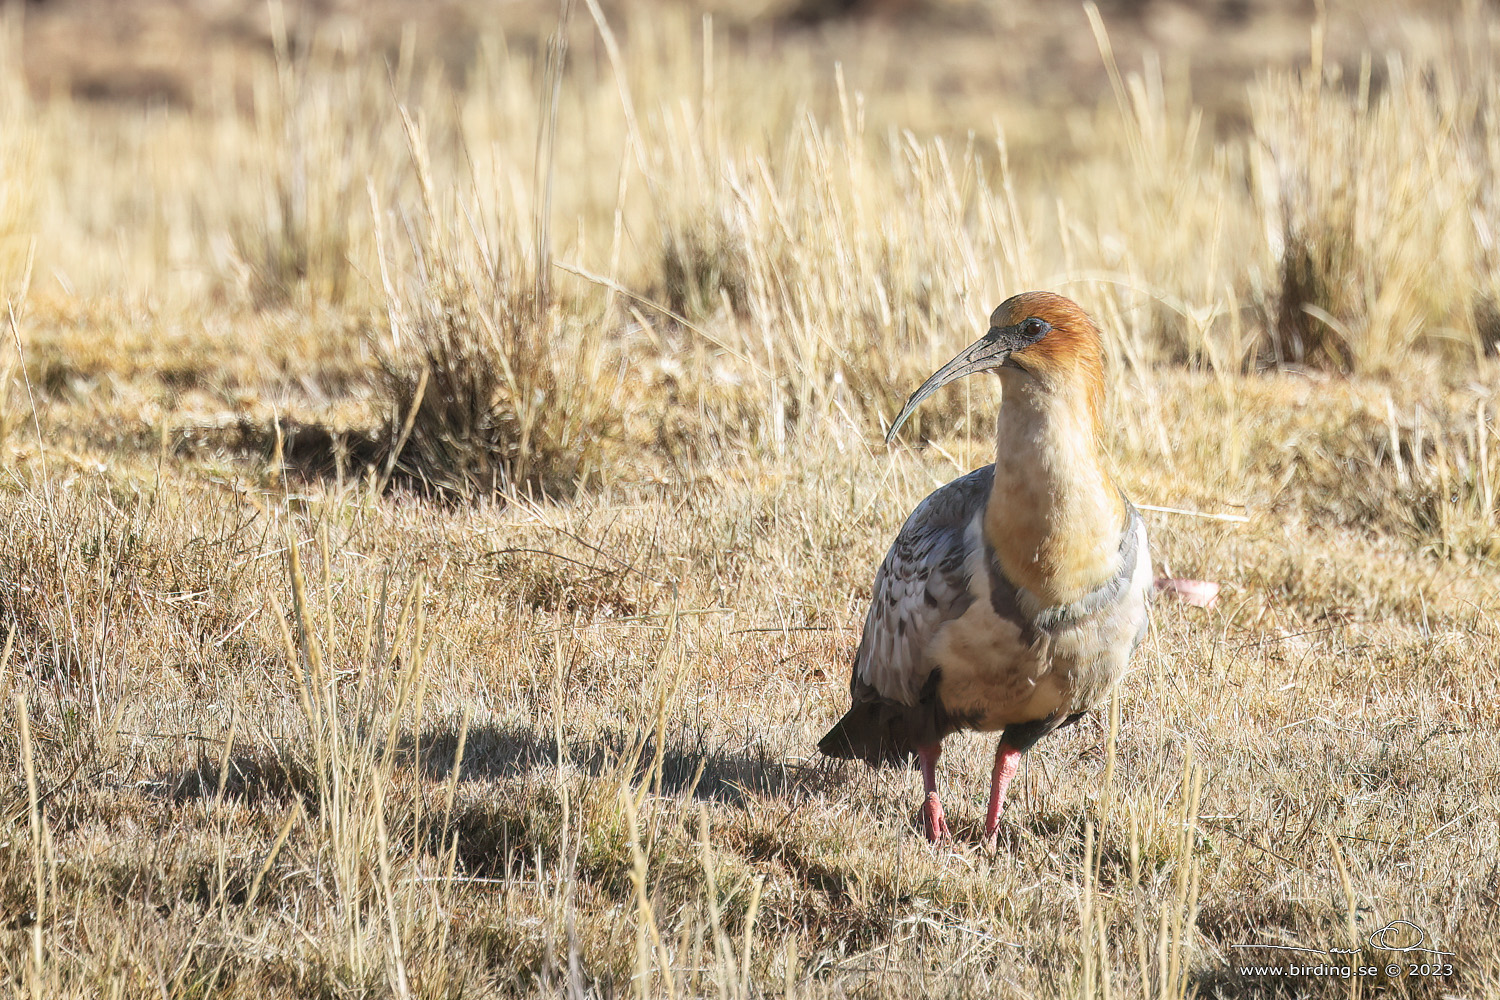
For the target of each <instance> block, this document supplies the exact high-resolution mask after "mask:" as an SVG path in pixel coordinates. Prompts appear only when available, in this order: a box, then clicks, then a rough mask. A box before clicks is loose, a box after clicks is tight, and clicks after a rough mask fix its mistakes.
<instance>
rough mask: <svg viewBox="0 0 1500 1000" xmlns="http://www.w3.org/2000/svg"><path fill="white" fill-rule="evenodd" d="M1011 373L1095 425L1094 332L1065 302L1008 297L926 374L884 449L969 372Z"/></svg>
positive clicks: (1099, 399)
mask: <svg viewBox="0 0 1500 1000" xmlns="http://www.w3.org/2000/svg"><path fill="white" fill-rule="evenodd" d="M983 371H998V372H1001V373H1002V374H1004V373H1011V374H1012V375H1013V376H1014V377H1015V378H1017V379H1020V380H1022V381H1023V382H1029V383H1032V385H1033V387H1034V388H1035V389H1036V390H1037V391H1040V392H1042V393H1044V394H1047V395H1051V396H1059V397H1066V401H1067V402H1068V403H1069V404H1070V405H1081V406H1086V407H1087V408H1088V410H1089V413H1090V416H1091V417H1092V418H1093V420H1094V421H1095V423H1096V424H1097V421H1098V419H1099V415H1100V413H1101V411H1102V409H1103V405H1104V347H1103V344H1102V343H1101V340H1100V336H1099V328H1098V327H1097V326H1095V325H1094V321H1093V320H1091V319H1089V317H1088V314H1087V313H1085V312H1084V311H1083V310H1082V309H1080V308H1079V307H1078V304H1077V303H1076V302H1074V301H1072V300H1071V299H1066V298H1063V297H1062V296H1061V295H1054V294H1053V293H1051V292H1022V293H1021V294H1020V295H1012V296H1011V297H1010V298H1008V299H1006V300H1005V301H1004V302H1002V303H1000V306H999V307H998V308H997V309H996V310H995V311H994V312H993V313H992V314H991V315H990V329H989V332H987V333H986V334H985V335H984V336H983V337H980V338H979V339H978V340H977V341H975V342H974V343H973V344H970V345H969V346H968V347H967V348H965V349H964V350H963V351H962V352H960V354H959V355H958V357H956V358H954V359H953V360H952V361H950V362H948V363H947V364H946V365H944V366H943V367H941V368H939V369H938V370H937V371H935V372H933V373H932V376H931V377H930V378H928V379H927V381H926V382H923V383H922V385H921V386H920V387H919V388H918V389H917V391H916V392H914V393H912V394H911V398H910V399H908V400H907V401H906V405H905V406H904V407H902V409H901V412H900V413H899V414H898V415H897V416H896V420H895V422H894V423H892V424H891V429H890V431H889V432H888V433H887V434H886V437H885V439H886V442H887V443H889V442H890V441H891V440H892V439H893V438H894V437H895V436H896V431H897V430H898V429H900V427H901V425H902V424H903V423H905V422H906V418H907V417H909V416H911V414H912V411H914V410H915V409H916V408H917V404H918V403H920V402H922V400H924V399H926V398H927V397H928V396H930V395H932V394H933V393H934V392H936V391H937V390H938V389H939V388H941V387H942V386H945V385H947V384H948V383H949V382H953V381H956V380H957V379H961V378H963V377H964V376H965V375H972V374H974V373H975V372H983Z"/></svg>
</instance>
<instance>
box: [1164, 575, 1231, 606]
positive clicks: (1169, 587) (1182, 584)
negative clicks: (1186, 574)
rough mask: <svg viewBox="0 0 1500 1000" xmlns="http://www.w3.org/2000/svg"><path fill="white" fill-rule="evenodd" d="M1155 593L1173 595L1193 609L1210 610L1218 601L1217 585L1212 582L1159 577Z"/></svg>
mask: <svg viewBox="0 0 1500 1000" xmlns="http://www.w3.org/2000/svg"><path fill="white" fill-rule="evenodd" d="M1156 591H1157V593H1167V594H1175V595H1177V596H1178V597H1179V598H1181V599H1182V600H1183V601H1185V602H1186V603H1188V604H1191V605H1192V606H1193V607H1195V608H1211V607H1213V606H1214V604H1215V603H1217V602H1218V600H1219V585H1218V584H1217V583H1214V582H1213V581H1212V580H1187V579H1183V578H1180V577H1168V576H1161V577H1157V578H1156Z"/></svg>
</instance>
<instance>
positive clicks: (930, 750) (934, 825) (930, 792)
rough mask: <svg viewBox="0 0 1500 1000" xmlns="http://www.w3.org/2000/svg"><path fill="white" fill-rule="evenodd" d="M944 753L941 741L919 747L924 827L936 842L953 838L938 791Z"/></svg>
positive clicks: (918, 757) (932, 841)
mask: <svg viewBox="0 0 1500 1000" xmlns="http://www.w3.org/2000/svg"><path fill="white" fill-rule="evenodd" d="M942 753H943V745H942V744H941V743H934V744H933V745H932V746H929V747H918V748H917V759H918V760H920V761H921V763H922V793H923V800H922V827H923V829H924V830H925V831H926V832H927V839H928V841H930V842H931V843H934V844H937V843H941V842H943V841H947V840H952V839H953V834H951V833H949V832H948V817H946V816H944V815H943V803H942V802H941V801H940V800H939V799H938V793H937V761H938V757H940V756H941V755H942Z"/></svg>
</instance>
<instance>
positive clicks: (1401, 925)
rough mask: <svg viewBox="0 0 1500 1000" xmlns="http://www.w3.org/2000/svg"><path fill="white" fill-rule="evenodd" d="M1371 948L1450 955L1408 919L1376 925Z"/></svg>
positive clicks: (1318, 951)
mask: <svg viewBox="0 0 1500 1000" xmlns="http://www.w3.org/2000/svg"><path fill="white" fill-rule="evenodd" d="M1366 940H1367V941H1368V942H1369V944H1370V947H1371V948H1375V949H1377V950H1379V951H1401V952H1418V953H1421V954H1426V955H1443V956H1445V957H1452V956H1453V954H1454V953H1453V952H1451V951H1438V950H1437V949H1436V948H1431V947H1428V941H1427V932H1426V931H1425V930H1423V929H1422V928H1421V927H1418V926H1417V925H1416V924H1414V923H1412V922H1411V921H1410V920H1392V921H1391V922H1390V923H1388V924H1386V925H1385V926H1384V927H1377V928H1375V930H1373V931H1371V932H1370V936H1369V937H1368V938H1366ZM1229 947H1231V948H1263V949H1266V950H1269V951H1300V952H1305V953H1306V954H1309V955H1329V956H1334V955H1357V954H1359V952H1360V949H1358V948H1299V947H1297V946H1295V945H1289V944H1232V945H1230V946H1229Z"/></svg>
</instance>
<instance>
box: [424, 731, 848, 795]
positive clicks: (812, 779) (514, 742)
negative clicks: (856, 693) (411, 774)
mask: <svg viewBox="0 0 1500 1000" xmlns="http://www.w3.org/2000/svg"><path fill="white" fill-rule="evenodd" d="M458 738H459V734H458V732H457V730H456V728H455V727H453V726H439V727H434V728H430V729H428V730H427V731H426V732H425V733H423V734H422V735H421V736H420V737H413V736H410V735H408V736H405V737H402V738H401V739H400V742H399V743H398V745H397V748H396V749H397V754H398V760H403V761H404V762H405V763H407V764H408V765H409V766H415V767H417V768H419V769H420V770H421V771H422V772H423V773H424V775H425V776H426V777H428V778H429V779H433V780H440V781H446V780H448V779H449V778H450V777H451V776H452V771H453V766H454V762H455V756H456V755H457V753H458ZM715 743H716V741H715V740H714V739H713V738H712V737H710V736H708V735H707V734H706V733H697V734H690V735H677V736H670V735H669V736H668V737H666V739H665V740H664V743H663V746H662V749H661V753H660V759H661V763H660V779H659V780H660V785H659V788H658V791H659V792H660V793H661V794H663V795H676V796H691V797H693V798H696V799H699V800H703V801H714V802H727V803H731V804H736V805H739V804H743V803H744V802H745V800H746V799H747V798H748V797H750V796H758V797H760V796H769V797H781V796H788V795H795V794H798V793H804V792H811V793H815V792H820V791H825V790H827V789H828V788H829V787H831V786H832V785H834V784H835V783H836V780H837V779H836V776H835V775H834V774H832V773H831V771H830V768H829V767H827V766H826V764H825V763H824V762H822V761H821V760H819V761H814V762H807V763H801V762H798V761H795V760H789V759H787V758H785V757H782V756H778V755H777V754H775V753H773V752H772V750H771V748H770V747H768V746H766V745H765V744H764V743H752V744H750V745H748V746H747V745H744V743H743V741H742V740H741V739H740V738H739V737H734V736H728V737H723V738H721V739H720V740H718V741H717V745H715ZM656 760H657V746H656V740H655V738H654V737H651V736H648V737H647V738H646V739H644V740H643V741H642V740H639V739H633V738H632V737H631V734H629V733H627V732H625V731H623V730H610V731H606V732H603V733H599V734H596V735H594V736H593V737H590V738H587V739H583V738H573V739H569V738H566V737H564V739H563V741H562V743H561V745H560V746H559V743H558V741H557V738H556V737H555V736H554V735H553V734H550V733H544V732H542V731H540V730H537V729H534V728H530V727H526V726H519V725H496V724H491V723H484V724H479V725H473V726H470V727H469V729H468V732H467V734H466V735H465V737H464V746H463V757H462V759H461V760H460V761H459V762H458V767H459V781H460V782H462V781H479V780H504V779H508V778H519V777H525V776H527V775H531V774H535V773H538V772H542V771H555V770H556V769H557V768H558V767H559V766H560V765H561V766H564V767H568V768H572V769H576V770H577V771H579V772H581V773H583V774H586V775H589V776H590V777H595V778H606V777H611V776H615V777H620V778H627V777H628V779H629V780H631V781H633V782H640V781H645V780H647V779H648V778H653V777H654V775H653V772H654V770H655V762H656Z"/></svg>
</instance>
